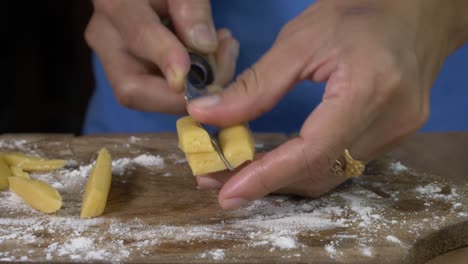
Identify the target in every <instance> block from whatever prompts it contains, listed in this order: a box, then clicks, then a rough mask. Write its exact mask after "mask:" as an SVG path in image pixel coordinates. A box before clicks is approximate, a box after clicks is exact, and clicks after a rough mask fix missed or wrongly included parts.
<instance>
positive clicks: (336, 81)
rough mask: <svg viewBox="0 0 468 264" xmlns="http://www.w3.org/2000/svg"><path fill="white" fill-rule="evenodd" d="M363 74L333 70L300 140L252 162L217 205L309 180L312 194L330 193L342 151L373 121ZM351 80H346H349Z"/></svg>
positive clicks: (369, 82) (367, 81)
mask: <svg viewBox="0 0 468 264" xmlns="http://www.w3.org/2000/svg"><path fill="white" fill-rule="evenodd" d="M364 69H368V68H367V67H366V68H363V69H359V70H354V71H351V68H347V69H345V68H341V69H337V70H336V71H335V72H334V73H333V74H332V76H331V77H330V79H329V82H328V84H327V87H326V92H325V95H324V98H323V101H322V102H321V103H320V105H319V106H318V107H317V108H316V109H315V110H314V111H313V113H312V114H311V115H310V116H309V118H308V119H307V120H306V122H305V123H304V125H303V128H302V129H301V132H300V135H299V137H297V138H295V139H292V140H290V141H288V142H286V143H285V144H283V145H281V146H279V147H278V148H276V149H274V150H273V151H271V152H270V153H268V154H267V155H265V156H264V157H263V158H262V159H260V160H258V161H254V162H253V163H251V164H250V165H248V166H247V167H246V168H244V169H243V170H241V171H240V172H239V173H238V174H236V175H235V176H234V177H233V178H231V179H230V180H229V181H228V182H227V183H226V184H225V185H224V186H223V188H222V189H221V191H220V194H219V203H220V205H221V206H222V207H223V208H224V209H236V208H238V207H240V206H242V205H244V204H245V203H247V202H249V201H252V200H255V199H258V198H260V197H263V196H265V195H267V194H269V193H272V192H274V191H277V190H280V189H282V188H284V187H286V186H290V185H292V184H294V183H298V182H300V181H304V180H306V179H308V180H309V181H310V183H311V184H312V185H314V186H316V188H317V189H320V190H323V191H324V192H326V191H328V190H330V189H331V188H333V187H334V185H336V183H337V182H340V181H341V182H342V181H345V180H346V179H345V178H344V177H338V176H334V177H335V178H333V179H329V178H328V177H326V176H327V175H328V171H329V169H330V168H331V166H332V164H333V162H334V161H335V160H336V159H337V158H338V157H339V155H340V154H341V153H342V151H343V150H344V149H345V148H347V146H349V145H350V144H351V142H353V140H354V139H355V138H356V137H357V136H358V135H360V134H361V133H362V132H363V130H364V129H365V128H367V127H368V126H369V124H370V123H371V122H372V121H373V120H374V118H375V116H374V114H373V113H374V111H376V110H377V109H376V108H375V105H373V104H372V103H370V102H372V100H370V99H372V96H373V93H372V87H373V84H374V82H373V78H372V77H371V75H370V73H368V72H366V71H365V70H364ZM351 76H352V77H353V78H350V77H351Z"/></svg>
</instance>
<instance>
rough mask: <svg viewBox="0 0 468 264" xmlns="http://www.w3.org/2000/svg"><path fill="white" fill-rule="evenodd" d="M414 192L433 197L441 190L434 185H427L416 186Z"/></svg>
mask: <svg viewBox="0 0 468 264" xmlns="http://www.w3.org/2000/svg"><path fill="white" fill-rule="evenodd" d="M415 191H416V192H417V193H419V194H423V195H434V194H437V193H440V192H441V191H442V188H440V187H439V186H437V185H435V184H428V185H426V186H424V187H423V186H418V187H417V188H416V189H415Z"/></svg>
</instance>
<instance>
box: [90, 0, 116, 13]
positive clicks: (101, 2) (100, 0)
mask: <svg viewBox="0 0 468 264" xmlns="http://www.w3.org/2000/svg"><path fill="white" fill-rule="evenodd" d="M117 2H118V1H114V0H93V5H94V8H95V9H96V10H100V11H105V12H107V11H110V10H112V8H113V7H114V6H115V4H116V3H117Z"/></svg>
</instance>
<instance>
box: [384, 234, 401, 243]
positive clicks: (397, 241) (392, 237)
mask: <svg viewBox="0 0 468 264" xmlns="http://www.w3.org/2000/svg"><path fill="white" fill-rule="evenodd" d="M385 239H386V240H387V241H389V242H392V243H395V244H399V245H401V244H403V243H402V242H401V240H400V239H398V238H397V237H395V236H392V235H388V236H387V237H385Z"/></svg>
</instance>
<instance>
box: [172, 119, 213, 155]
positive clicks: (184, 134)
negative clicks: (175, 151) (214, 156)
mask: <svg viewBox="0 0 468 264" xmlns="http://www.w3.org/2000/svg"><path fill="white" fill-rule="evenodd" d="M176 126H177V135H178V137H179V147H180V149H181V150H182V151H183V152H184V153H200V152H212V151H215V149H214V148H213V145H211V139H210V136H209V135H208V132H206V131H205V130H204V129H203V128H201V127H200V125H199V124H198V123H197V121H195V120H194V119H193V118H192V117H190V116H185V117H182V118H180V119H179V120H177V124H176Z"/></svg>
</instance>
